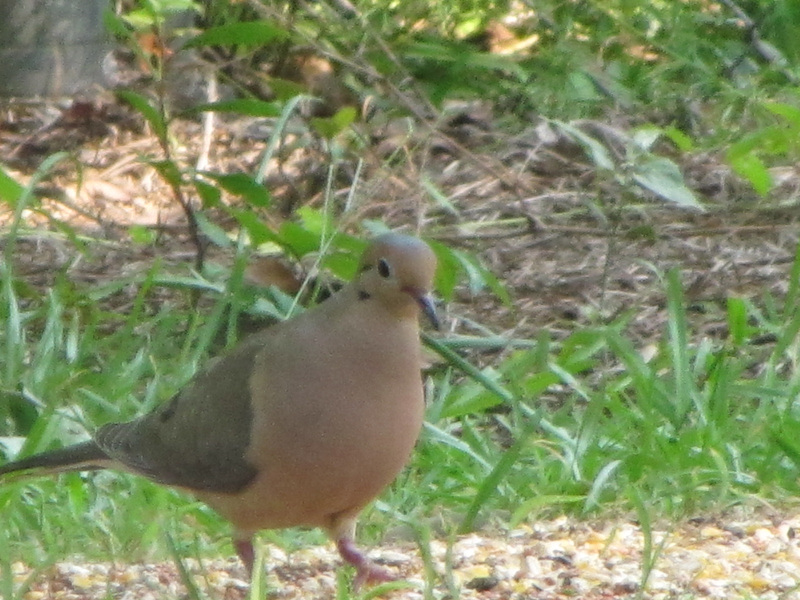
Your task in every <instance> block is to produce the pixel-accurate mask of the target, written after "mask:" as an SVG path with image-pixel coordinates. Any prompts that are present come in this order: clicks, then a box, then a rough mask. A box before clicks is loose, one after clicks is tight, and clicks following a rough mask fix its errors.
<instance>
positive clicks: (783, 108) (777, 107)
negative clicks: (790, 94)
mask: <svg viewBox="0 0 800 600" xmlns="http://www.w3.org/2000/svg"><path fill="white" fill-rule="evenodd" d="M764 108H766V109H767V110H768V111H770V112H771V113H772V114H775V115H778V116H781V117H783V118H784V119H786V120H787V121H789V123H791V124H792V127H793V129H800V108H798V107H797V106H794V105H791V104H784V103H782V102H766V103H765V104H764Z"/></svg>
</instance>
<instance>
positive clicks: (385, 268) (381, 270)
mask: <svg viewBox="0 0 800 600" xmlns="http://www.w3.org/2000/svg"><path fill="white" fill-rule="evenodd" d="M378 274H379V275H380V276H381V277H383V278H384V279H386V278H387V277H389V276H390V275H391V274H392V269H391V268H390V267H389V263H388V262H386V259H385V258H382V259H380V260H379V261H378Z"/></svg>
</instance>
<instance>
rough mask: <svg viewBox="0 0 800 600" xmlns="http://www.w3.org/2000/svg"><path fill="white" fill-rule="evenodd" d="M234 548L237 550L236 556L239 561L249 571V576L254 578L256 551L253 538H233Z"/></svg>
mask: <svg viewBox="0 0 800 600" xmlns="http://www.w3.org/2000/svg"><path fill="white" fill-rule="evenodd" d="M233 547H234V548H235V549H236V554H237V555H238V556H239V560H241V561H242V563H244V568H245V569H246V570H247V576H248V577H252V576H253V563H255V561H256V551H255V550H254V549H253V538H252V536H248V537H241V538H240V537H235V538H233Z"/></svg>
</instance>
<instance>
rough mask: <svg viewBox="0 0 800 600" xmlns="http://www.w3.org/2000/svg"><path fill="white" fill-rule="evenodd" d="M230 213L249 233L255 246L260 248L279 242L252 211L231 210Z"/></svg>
mask: <svg viewBox="0 0 800 600" xmlns="http://www.w3.org/2000/svg"><path fill="white" fill-rule="evenodd" d="M230 212H231V214H233V216H234V217H235V218H236V220H237V221H238V223H239V225H241V226H242V228H244V230H245V231H246V232H247V235H248V237H249V238H250V243H251V244H252V245H253V246H260V245H261V244H263V243H265V242H269V241H279V238H278V237H277V236H276V235H275V233H274V232H273V231H272V230H271V229H270V228H269V227H268V226H267V224H266V223H264V221H262V220H261V219H259V218H258V215H256V214H255V213H254V212H253V211H252V210H234V209H231V211H230Z"/></svg>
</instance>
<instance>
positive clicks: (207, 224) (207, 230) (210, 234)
mask: <svg viewBox="0 0 800 600" xmlns="http://www.w3.org/2000/svg"><path fill="white" fill-rule="evenodd" d="M194 219H195V221H196V222H197V227H198V228H199V229H200V231H201V232H202V233H203V235H205V236H206V237H207V238H208V239H209V240H211V242H212V243H213V244H215V245H217V246H219V247H220V248H230V247H231V246H232V245H233V242H232V241H231V238H229V237H228V234H227V233H226V232H225V230H224V229H222V227H220V226H219V225H217V224H215V223H212V222H211V221H209V220H208V217H206V216H205V215H204V214H203V213H202V212H200V211H196V212H195V213H194Z"/></svg>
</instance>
